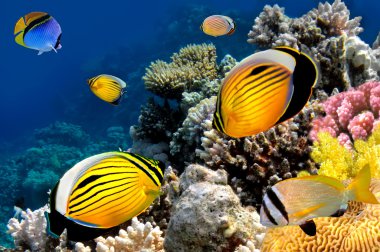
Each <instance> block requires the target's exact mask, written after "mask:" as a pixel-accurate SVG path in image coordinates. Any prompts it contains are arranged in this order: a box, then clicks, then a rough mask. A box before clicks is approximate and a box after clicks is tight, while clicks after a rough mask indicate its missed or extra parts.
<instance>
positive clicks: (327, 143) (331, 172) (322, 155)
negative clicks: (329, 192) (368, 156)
mask: <svg viewBox="0 0 380 252" xmlns="http://www.w3.org/2000/svg"><path fill="white" fill-rule="evenodd" d="M318 139H319V140H318V141H316V142H314V147H313V151H312V152H311V154H310V155H311V157H312V158H313V159H314V161H315V162H317V163H320V164H321V168H320V169H319V171H318V174H321V175H326V176H330V177H334V178H336V179H339V180H345V179H348V178H351V177H353V173H354V172H355V171H356V170H355V169H354V160H353V153H352V152H351V151H349V150H347V149H346V148H345V147H344V146H342V145H340V144H339V142H338V140H337V139H336V138H334V137H332V136H331V135H330V134H329V133H327V132H321V133H319V134H318Z"/></svg>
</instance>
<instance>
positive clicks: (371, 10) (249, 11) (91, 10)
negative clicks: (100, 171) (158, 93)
mask: <svg viewBox="0 0 380 252" xmlns="http://www.w3.org/2000/svg"><path fill="white" fill-rule="evenodd" d="M301 2H302V4H300V3H301ZM329 2H330V3H331V2H332V1H329ZM275 3H277V4H279V5H280V6H282V7H285V9H286V10H285V14H287V15H288V16H291V17H299V16H301V15H303V14H305V13H307V12H308V11H309V10H311V9H312V8H314V7H316V6H317V4H318V1H314V0H305V1H289V0H288V1H283V0H281V1H264V0H238V1H236V0H235V1H234V0H228V1H226V0H207V1H206V0H199V1H191V2H190V1H176V0H162V1H126V0H109V1H99V0H93V1H78V0H76V1H74V0H66V1H42V0H33V1H31V0H2V1H1V2H0V10H2V13H1V15H0V55H1V59H2V60H1V61H0V76H1V81H0V84H1V92H0V117H1V123H0V158H1V159H2V160H5V159H6V158H7V157H8V153H9V155H10V154H13V153H15V152H17V151H18V152H22V151H24V150H25V149H26V148H27V147H28V145H29V142H30V139H31V138H32V135H33V131H34V130H35V129H36V128H43V127H46V126H47V125H49V124H51V123H53V122H54V121H57V120H58V121H65V122H70V123H74V124H77V125H81V126H82V127H83V129H84V130H85V131H86V132H88V133H90V134H92V135H94V136H97V135H99V136H101V135H105V131H106V129H107V128H108V127H110V126H118V125H120V126H123V127H124V129H125V130H126V132H127V133H128V129H129V126H131V125H133V124H136V123H137V119H138V116H139V114H140V106H141V105H143V104H144V103H145V101H146V99H147V97H149V96H150V95H151V94H150V93H149V92H147V91H145V90H144V85H143V82H142V80H141V77H142V76H143V75H144V69H145V67H147V66H149V64H150V62H151V61H153V60H156V59H163V60H168V59H169V57H170V55H171V54H172V53H173V52H177V51H178V49H179V48H180V47H181V46H184V45H187V44H189V43H201V42H213V43H215V44H216V47H217V53H218V59H219V60H220V59H221V58H222V57H223V56H224V55H225V54H226V53H230V54H232V56H234V57H235V58H237V59H238V60H239V59H241V58H243V57H245V56H247V55H248V54H250V53H252V52H253V50H254V47H253V46H252V45H250V44H248V43H246V40H247V33H248V32H249V30H250V28H251V25H252V24H253V22H254V18H255V17H256V16H258V14H259V13H260V12H261V11H262V9H263V7H264V5H265V4H270V5H273V4H275ZM346 4H347V5H348V8H349V9H350V10H351V17H355V16H362V17H363V19H362V22H361V26H362V27H364V32H363V33H362V34H360V37H361V38H362V39H363V40H364V41H365V42H367V43H368V44H370V45H372V42H373V41H374V39H375V38H376V36H377V34H378V32H379V30H380V23H379V22H378V15H379V12H380V2H379V1H377V0H365V1H360V3H359V1H353V0H351V1H347V2H346ZM32 11H43V12H47V13H49V14H51V15H52V16H53V17H54V18H55V19H56V20H57V21H58V22H59V23H60V25H61V27H62V30H63V34H62V40H61V44H62V49H61V50H59V51H58V53H57V54H56V53H54V52H49V53H45V54H43V55H41V56H37V51H34V50H30V49H27V48H23V47H21V46H19V45H18V44H16V43H15V42H14V37H13V29H14V25H15V23H16V21H17V20H18V19H19V18H20V17H21V16H23V15H25V14H27V13H29V12H32ZM215 13H218V14H229V15H230V16H231V17H232V18H233V19H235V20H236V23H237V30H236V32H235V33H234V34H233V36H226V37H219V38H211V37H209V36H206V35H204V34H203V33H202V32H201V31H200V29H199V26H200V24H201V22H202V20H203V19H204V18H205V17H207V16H208V15H212V14H215ZM197 15H198V16H197ZM187 20H190V21H191V22H187ZM101 73H108V74H113V75H117V76H119V77H120V78H122V79H124V80H125V81H126V82H127V84H128V86H129V87H128V89H127V96H126V97H125V99H124V100H123V101H122V103H121V105H120V106H118V107H114V106H111V105H109V104H107V103H105V102H103V101H101V100H100V99H98V98H97V97H95V96H94V95H93V94H92V93H91V92H90V90H89V88H88V86H87V85H86V79H88V78H90V77H93V76H95V75H97V74H101ZM129 143H130V141H129ZM0 168H1V166H0Z"/></svg>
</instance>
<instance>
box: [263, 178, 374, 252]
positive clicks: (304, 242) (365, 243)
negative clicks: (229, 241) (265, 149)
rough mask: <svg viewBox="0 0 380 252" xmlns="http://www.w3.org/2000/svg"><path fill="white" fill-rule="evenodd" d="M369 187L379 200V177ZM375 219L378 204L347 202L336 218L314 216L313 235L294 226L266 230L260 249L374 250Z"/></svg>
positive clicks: (264, 251) (274, 251)
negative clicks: (315, 227) (314, 229)
mask: <svg viewBox="0 0 380 252" xmlns="http://www.w3.org/2000/svg"><path fill="white" fill-rule="evenodd" d="M370 189H371V191H372V192H373V193H374V194H375V196H376V198H377V199H378V200H380V180H378V179H375V180H372V182H371V186H370ZM379 218H380V205H378V204H376V205H373V204H364V203H359V202H349V207H348V210H347V211H346V213H345V214H344V215H343V216H342V217H340V218H334V217H324V218H316V219H314V221H315V224H316V226H317V234H316V236H308V235H306V234H305V233H304V232H303V231H302V230H301V229H300V228H299V227H298V226H287V227H281V228H273V229H268V231H267V233H266V235H265V238H264V241H263V245H262V247H261V251H263V252H266V251H270V252H276V251H281V252H282V251H326V250H328V251H342V252H343V251H353V252H355V251H356V252H359V251H376V248H379V247H380V242H379V241H380V222H379V221H378V219H379ZM289 234H290V235H289Z"/></svg>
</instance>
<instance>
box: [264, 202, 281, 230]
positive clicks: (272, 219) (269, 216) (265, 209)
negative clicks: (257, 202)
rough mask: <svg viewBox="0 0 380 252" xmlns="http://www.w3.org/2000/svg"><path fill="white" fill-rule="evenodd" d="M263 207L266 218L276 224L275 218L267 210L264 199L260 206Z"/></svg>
mask: <svg viewBox="0 0 380 252" xmlns="http://www.w3.org/2000/svg"><path fill="white" fill-rule="evenodd" d="M261 207H263V208H264V212H265V215H266V216H267V217H268V219H269V220H270V222H272V223H273V224H274V225H276V226H277V225H278V223H277V222H276V220H275V219H274V218H273V216H272V215H271V214H270V212H269V209H268V207H267V205H266V203H265V200H263V204H262V206H261Z"/></svg>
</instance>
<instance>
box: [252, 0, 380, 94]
mask: <svg viewBox="0 0 380 252" xmlns="http://www.w3.org/2000/svg"><path fill="white" fill-rule="evenodd" d="M349 15H350V11H349V10H348V9H347V7H346V5H345V4H344V3H343V2H341V1H340V0H336V1H335V2H334V3H332V4H329V3H328V2H326V3H325V4H322V3H320V4H319V6H318V9H313V10H311V11H310V12H308V13H307V14H305V15H303V16H302V17H300V18H293V19H292V18H289V17H287V16H286V15H285V14H284V9H283V8H280V7H279V6H278V5H274V6H273V7H271V6H268V5H266V6H265V7H264V10H263V12H262V13H261V14H260V16H259V17H257V18H256V19H255V24H254V25H253V27H252V30H251V31H250V32H249V34H248V37H249V39H248V42H249V43H252V44H257V45H259V46H261V47H269V48H271V47H274V46H279V45H287V46H291V47H294V48H297V49H300V50H302V51H306V52H308V53H309V54H310V55H311V56H313V57H315V58H316V59H317V60H318V61H319V62H320V69H321V76H322V77H321V83H320V84H319V86H318V88H323V89H325V90H326V91H327V92H331V90H332V89H333V88H334V87H338V88H339V89H341V90H345V89H347V88H349V87H350V86H357V85H359V84H360V83H363V82H364V81H366V80H372V79H378V78H379V76H378V74H377V72H378V71H379V70H380V66H379V63H378V62H377V60H376V52H374V51H373V50H372V49H371V48H370V47H369V46H368V45H367V44H365V43H364V42H363V41H361V40H360V39H359V38H358V37H356V36H357V35H358V34H359V33H360V32H361V31H362V30H363V29H362V28H361V27H360V20H361V17H355V18H354V19H351V20H350V19H349ZM337 85H339V86H337Z"/></svg>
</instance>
